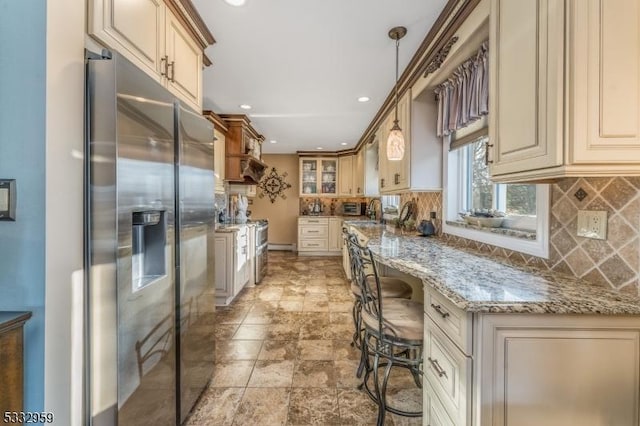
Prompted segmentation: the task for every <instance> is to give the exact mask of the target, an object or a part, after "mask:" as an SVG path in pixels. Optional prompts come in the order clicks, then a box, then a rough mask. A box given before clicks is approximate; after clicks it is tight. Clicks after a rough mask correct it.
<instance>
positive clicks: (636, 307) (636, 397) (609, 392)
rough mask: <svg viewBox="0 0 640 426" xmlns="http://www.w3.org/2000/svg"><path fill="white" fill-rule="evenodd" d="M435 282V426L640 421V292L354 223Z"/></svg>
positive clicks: (390, 257)
mask: <svg viewBox="0 0 640 426" xmlns="http://www.w3.org/2000/svg"><path fill="white" fill-rule="evenodd" d="M347 224H349V225H350V227H351V229H353V230H355V231H356V233H357V234H358V236H359V239H360V241H362V242H366V244H367V245H368V247H369V248H370V250H371V252H372V253H373V256H374V259H375V260H376V261H377V263H378V264H381V265H384V266H386V267H389V268H393V269H396V270H398V271H401V272H403V273H405V274H408V275H411V276H414V277H416V278H419V279H421V280H422V282H423V286H424V295H425V296H424V306H425V322H424V323H425V333H424V366H423V368H424V375H425V377H426V380H425V381H424V385H423V411H424V417H423V420H424V424H431V425H433V424H443V425H511V424H514V425H540V424H544V425H558V426H559V425H569V424H580V425H594V426H595V425H635V426H637V425H639V424H640V409H639V408H640V407H639V406H640V299H638V298H635V297H633V296H630V295H626V294H622V293H618V292H615V291H613V290H611V289H607V288H604V287H598V286H594V285H591V284H589V283H587V282H584V281H583V280H580V279H578V278H574V277H570V276H567V275H561V274H558V273H555V272H547V271H541V270H538V269H535V268H531V267H519V266H514V265H510V264H507V263H506V262H504V261H501V260H498V259H494V258H490V257H486V256H483V255H480V254H475V253H470V252H467V251H464V250H460V249H457V248H453V247H451V246H449V245H447V244H446V243H444V242H443V241H441V240H439V239H437V238H426V237H420V236H413V235H402V234H398V233H395V232H390V231H388V230H387V229H386V228H385V227H384V226H382V225H378V224H372V223H363V222H351V223H349V222H347Z"/></svg>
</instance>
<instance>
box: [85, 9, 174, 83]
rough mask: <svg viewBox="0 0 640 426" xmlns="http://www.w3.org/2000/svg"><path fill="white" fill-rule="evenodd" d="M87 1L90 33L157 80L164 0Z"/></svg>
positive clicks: (162, 45)
mask: <svg viewBox="0 0 640 426" xmlns="http://www.w3.org/2000/svg"><path fill="white" fill-rule="evenodd" d="M88 4H89V33H90V34H92V35H93V36H94V37H96V38H97V39H98V40H100V41H102V42H103V43H105V44H106V45H107V46H109V47H111V48H114V49H116V50H118V52H120V53H122V54H123V55H125V56H126V57H127V58H128V59H129V60H130V61H132V62H133V63H135V64H136V65H137V66H138V67H140V68H141V69H143V70H144V71H146V72H147V73H148V74H150V75H151V76H152V77H154V78H155V79H156V80H158V81H160V80H161V75H160V69H161V65H160V61H161V60H162V55H163V54H164V53H163V52H164V35H163V34H164V21H165V11H166V7H165V5H164V2H163V0H92V1H89V2H88Z"/></svg>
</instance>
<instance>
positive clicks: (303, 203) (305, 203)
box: [300, 197, 371, 215]
mask: <svg viewBox="0 0 640 426" xmlns="http://www.w3.org/2000/svg"><path fill="white" fill-rule="evenodd" d="M316 199H317V200H320V203H321V204H322V206H323V214H330V213H331V210H332V209H331V207H333V214H336V215H341V214H342V203H345V202H355V203H368V202H369V200H371V198H367V197H352V198H325V197H302V198H300V214H305V213H304V212H305V211H306V212H308V211H309V204H312V203H313V202H314V201H315V200H316ZM358 208H359V207H358Z"/></svg>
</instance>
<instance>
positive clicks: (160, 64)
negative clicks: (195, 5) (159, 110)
mask: <svg viewBox="0 0 640 426" xmlns="http://www.w3.org/2000/svg"><path fill="white" fill-rule="evenodd" d="M168 4H171V5H172V6H173V7H169V6H168ZM88 6H89V15H88V16H89V20H88V21H89V22H88V33H89V34H90V35H91V36H93V37H95V38H96V39H97V40H98V41H100V42H102V43H104V44H105V45H106V46H107V47H109V48H112V49H115V50H117V51H118V52H120V53H121V54H123V55H124V56H125V57H127V59H129V60H130V61H132V62H133V63H134V64H136V65H137V66H138V67H139V68H140V69H142V70H143V71H145V72H146V73H147V74H149V75H150V76H151V77H152V78H154V79H155V80H156V81H158V82H159V83H161V84H162V85H164V86H165V87H167V88H168V89H169V90H170V91H171V92H172V93H174V94H175V95H176V96H178V97H179V98H180V99H181V100H183V101H184V102H185V103H186V104H187V105H189V106H190V107H191V108H193V109H194V110H195V111H197V112H200V111H201V110H202V67H203V57H204V54H203V51H204V48H205V47H206V46H208V45H209V44H212V43H213V42H214V40H213V37H212V36H211V33H209V31H208V29H206V27H204V26H203V24H202V20H201V19H200V17H199V16H198V17H197V19H193V17H185V16H184V15H178V14H177V13H179V11H180V8H178V7H175V1H169V2H165V1H163V0H91V1H89V3H88ZM174 12H175V13H174ZM180 13H181V12H180ZM190 13H196V12H194V11H191V12H190ZM194 22H198V24H193V23H194ZM194 35H195V36H194Z"/></svg>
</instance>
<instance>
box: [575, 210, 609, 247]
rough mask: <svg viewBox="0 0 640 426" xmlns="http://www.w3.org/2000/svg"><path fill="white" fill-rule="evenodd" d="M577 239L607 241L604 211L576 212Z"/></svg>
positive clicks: (605, 214)
mask: <svg viewBox="0 0 640 426" xmlns="http://www.w3.org/2000/svg"><path fill="white" fill-rule="evenodd" d="M577 234H578V236H579V237H586V238H594V239H597V240H606V239H607V212H606V210H578V232H577Z"/></svg>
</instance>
